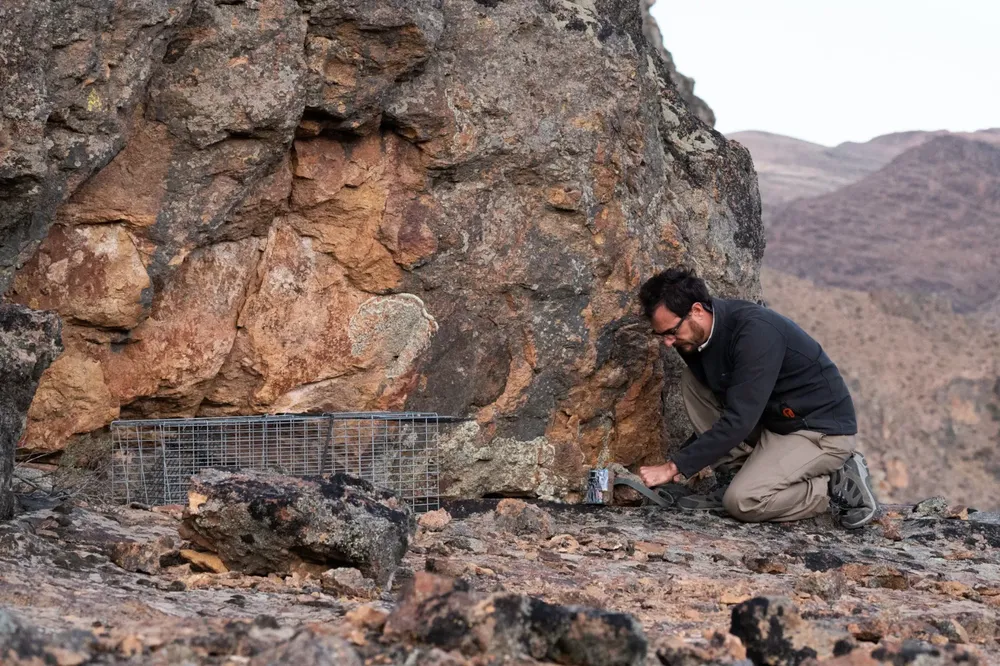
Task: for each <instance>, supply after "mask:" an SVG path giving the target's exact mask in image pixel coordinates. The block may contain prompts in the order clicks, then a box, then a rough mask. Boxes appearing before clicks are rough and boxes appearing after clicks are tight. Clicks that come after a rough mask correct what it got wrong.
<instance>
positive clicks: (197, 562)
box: [180, 549, 229, 574]
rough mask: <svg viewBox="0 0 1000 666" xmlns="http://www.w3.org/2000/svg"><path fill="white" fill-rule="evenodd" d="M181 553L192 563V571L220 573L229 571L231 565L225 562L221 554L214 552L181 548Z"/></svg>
mask: <svg viewBox="0 0 1000 666" xmlns="http://www.w3.org/2000/svg"><path fill="white" fill-rule="evenodd" d="M180 553H181V558H183V559H184V561H186V562H190V563H191V570H192V571H205V572H208V573H218V574H221V573H226V572H227V571H229V567H227V566H226V565H225V564H223V562H222V560H220V559H219V556H218V555H216V554H214V553H202V552H199V551H196V550H187V549H183V550H181V551H180Z"/></svg>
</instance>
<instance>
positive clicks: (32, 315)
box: [0, 304, 62, 520]
mask: <svg viewBox="0 0 1000 666" xmlns="http://www.w3.org/2000/svg"><path fill="white" fill-rule="evenodd" d="M60 328H61V322H60V321H59V318H58V317H57V316H55V315H54V314H53V313H51V312H34V311H32V310H29V309H27V308H25V307H21V306H19V305H6V304H0V378H2V380H0V520H6V519H8V518H10V517H11V516H12V515H13V514H14V497H13V495H12V493H11V475H12V474H13V472H14V454H15V450H16V449H17V446H18V443H19V442H20V440H21V435H22V434H23V433H24V424H25V419H26V417H27V414H28V407H29V406H30V405H31V400H32V398H33V397H34V396H35V389H36V388H37V387H38V380H39V379H40V378H41V376H42V372H43V371H44V370H45V369H46V368H47V367H48V366H49V364H50V363H52V361H53V359H55V357H56V356H58V355H59V353H60V352H61V351H62V342H61V339H60Z"/></svg>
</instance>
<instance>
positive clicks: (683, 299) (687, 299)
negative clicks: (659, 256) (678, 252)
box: [639, 266, 712, 319]
mask: <svg viewBox="0 0 1000 666" xmlns="http://www.w3.org/2000/svg"><path fill="white" fill-rule="evenodd" d="M639 301H640V302H642V311H643V313H645V315H646V317H647V318H650V319H651V318H652V317H653V311H654V310H656V308H658V307H659V306H661V305H663V306H665V307H666V308H667V309H668V310H670V311H671V312H673V313H674V314H675V315H677V316H678V317H683V316H685V315H686V314H687V313H689V312H691V306H693V305H694V304H695V303H703V304H704V305H711V304H712V296H711V295H710V294H709V293H708V287H706V286H705V281H704V280H702V279H701V278H700V277H698V276H697V275H695V273H694V269H692V268H688V267H686V266H677V267H675V268H668V269H667V270H665V271H661V272H660V273H657V274H656V275H654V276H653V277H651V278H649V279H648V280H646V281H645V282H643V283H642V287H640V288H639Z"/></svg>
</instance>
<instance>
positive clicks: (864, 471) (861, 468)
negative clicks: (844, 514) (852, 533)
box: [840, 453, 879, 530]
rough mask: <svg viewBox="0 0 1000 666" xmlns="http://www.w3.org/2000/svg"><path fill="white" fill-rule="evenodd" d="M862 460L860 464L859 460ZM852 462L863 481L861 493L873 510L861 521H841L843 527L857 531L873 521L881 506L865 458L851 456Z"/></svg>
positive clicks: (857, 455)
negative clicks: (873, 489) (876, 497)
mask: <svg viewBox="0 0 1000 666" xmlns="http://www.w3.org/2000/svg"><path fill="white" fill-rule="evenodd" d="M859 458H860V459H861V460H860V462H859V461H858V459H859ZM851 462H853V463H854V465H855V467H857V470H858V478H859V479H860V480H861V484H860V486H861V492H862V493H863V494H864V495H865V500H866V503H870V504H871V507H872V510H871V512H869V513H867V514H865V517H864V518H863V519H861V520H856V521H854V522H852V523H845V522H843V521H841V523H840V524H841V525H842V526H843V527H845V528H846V529H849V530H856V529H858V528H859V527H864V526H865V525H867V524H868V523H870V522H871V521H872V519H873V518H874V517H875V514H877V513H878V509H879V504H878V500H877V499H875V493H874V491H872V477H871V475H870V474H869V473H868V464H867V463H866V462H865V459H864V456H862V455H861V454H860V453H854V454H851Z"/></svg>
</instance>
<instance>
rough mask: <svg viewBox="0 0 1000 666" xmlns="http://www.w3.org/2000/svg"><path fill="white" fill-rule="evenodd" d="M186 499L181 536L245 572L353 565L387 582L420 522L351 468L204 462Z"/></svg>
mask: <svg viewBox="0 0 1000 666" xmlns="http://www.w3.org/2000/svg"><path fill="white" fill-rule="evenodd" d="M188 500H189V503H188V511H187V514H186V516H185V518H184V529H183V536H184V537H185V538H188V539H190V540H192V541H194V542H196V543H197V544H199V545H200V546H202V547H204V548H206V549H208V550H211V551H212V552H214V553H217V554H218V555H219V558H220V559H221V560H222V561H223V562H224V563H225V565H226V566H227V567H229V569H230V570H233V571H240V572H243V573H248V574H258V575H266V574H269V573H289V572H292V571H297V570H302V569H307V570H308V569H315V570H326V569H330V568H334V567H354V568H357V569H360V570H361V571H362V572H363V573H364V574H365V575H366V576H368V577H370V578H373V579H374V580H375V581H376V582H377V583H378V584H379V585H386V584H387V583H389V582H390V581H391V579H392V576H393V574H394V573H395V571H396V567H397V566H398V565H399V562H400V561H401V560H402V559H403V556H404V555H405V554H406V549H407V545H408V544H409V539H410V534H411V532H412V530H413V529H414V526H415V522H414V519H413V512H412V510H411V509H410V508H409V506H408V505H407V504H406V503H405V502H403V501H402V500H400V499H399V498H397V497H396V496H395V495H393V494H392V493H390V492H389V491H385V490H378V489H376V488H375V487H374V486H372V484H370V483H368V482H367V481H363V480H361V479H357V478H354V477H351V476H348V475H346V474H334V475H332V476H323V477H309V478H298V477H290V476H284V475H280V474H271V473H266V472H249V471H248V472H239V473H233V472H221V471H218V470H205V471H203V472H201V473H199V474H198V475H196V476H195V477H194V478H193V480H192V485H191V490H190V492H189V494H188Z"/></svg>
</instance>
